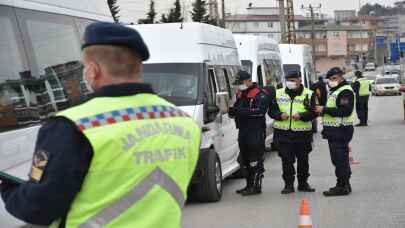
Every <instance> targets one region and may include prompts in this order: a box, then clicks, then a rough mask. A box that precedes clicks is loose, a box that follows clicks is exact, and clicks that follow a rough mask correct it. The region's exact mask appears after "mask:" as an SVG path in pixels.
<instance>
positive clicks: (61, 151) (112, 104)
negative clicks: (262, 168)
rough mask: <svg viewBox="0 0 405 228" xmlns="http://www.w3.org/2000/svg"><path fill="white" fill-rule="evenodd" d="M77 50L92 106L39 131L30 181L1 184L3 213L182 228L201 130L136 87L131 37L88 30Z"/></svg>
mask: <svg viewBox="0 0 405 228" xmlns="http://www.w3.org/2000/svg"><path fill="white" fill-rule="evenodd" d="M82 48H83V64H84V78H85V80H87V81H88V84H89V85H90V86H91V88H92V89H94V90H95V93H94V97H93V98H92V99H90V100H89V101H87V102H86V103H84V104H82V105H79V106H76V107H73V108H70V109H67V110H65V111H62V112H60V113H58V114H57V117H54V118H51V119H49V120H48V121H47V122H46V123H45V124H44V125H43V126H42V128H41V129H40V132H39V136H38V140H37V144H36V152H35V155H34V159H33V160H34V161H33V167H32V171H31V173H30V180H29V181H28V182H26V183H24V184H21V185H12V184H10V183H2V184H1V192H2V198H3V200H4V202H5V205H6V209H7V210H8V212H10V213H11V214H12V215H14V216H15V217H17V218H19V219H21V220H23V221H25V222H27V223H31V224H36V225H46V226H48V225H51V227H55V228H76V227H180V223H181V214H182V212H181V208H182V206H183V203H184V201H185V199H186V192H187V188H188V185H189V181H190V179H191V177H192V175H193V171H194V168H195V166H196V162H197V159H198V154H199V146H200V135H201V133H200V129H199V128H198V126H197V124H196V123H195V122H194V121H193V120H192V119H190V118H189V117H186V116H187V115H186V114H185V113H183V112H182V111H180V110H178V109H177V108H176V107H175V106H174V105H172V104H170V103H169V102H167V101H165V100H163V99H162V98H160V97H158V96H157V95H156V94H155V93H154V92H153V90H152V88H151V87H150V86H149V85H146V84H143V83H141V82H140V80H141V69H142V61H145V60H147V59H148V58H149V52H148V49H147V46H146V45H145V43H144V42H143V40H142V38H141V36H140V34H139V33H138V32H137V31H135V30H132V29H130V28H127V27H125V26H122V25H119V24H112V23H95V24H91V25H89V26H88V27H87V28H86V31H85V37H84V45H83V47H82ZM174 129H181V131H179V130H174ZM156 186H158V187H156Z"/></svg>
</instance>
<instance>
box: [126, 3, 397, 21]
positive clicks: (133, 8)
mask: <svg viewBox="0 0 405 228" xmlns="http://www.w3.org/2000/svg"><path fill="white" fill-rule="evenodd" d="M181 1H182V3H183V4H184V5H186V6H187V7H188V8H190V7H191V3H192V2H193V1H194V0H181ZM218 1H220V0H218ZM396 1H398V0H361V4H366V3H380V4H382V5H393V3H394V2H396ZM155 2H156V9H157V11H158V12H159V13H163V12H166V11H167V10H168V9H169V8H170V7H171V6H172V4H173V2H174V0H155ZM249 2H252V3H253V5H254V6H277V1H276V0H225V3H226V11H227V13H232V14H235V13H243V12H244V10H245V9H246V7H247V6H248V4H249ZM118 3H119V5H120V7H121V20H123V22H136V21H137V20H138V19H139V18H143V17H145V16H144V15H145V14H146V12H147V11H148V7H149V6H148V5H149V0H118ZM294 3H295V11H296V14H304V13H303V12H302V11H301V10H300V9H299V8H300V7H301V5H302V4H304V5H308V4H313V5H316V6H317V5H319V4H320V3H321V4H322V11H321V12H322V13H327V14H329V15H331V16H332V15H333V10H336V9H339V10H343V9H356V10H357V9H359V0H294ZM188 11H190V10H187V13H188ZM159 18H160V16H159Z"/></svg>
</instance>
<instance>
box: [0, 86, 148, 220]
mask: <svg viewBox="0 0 405 228" xmlns="http://www.w3.org/2000/svg"><path fill="white" fill-rule="evenodd" d="M138 93H153V91H152V88H151V87H150V86H149V85H146V84H121V85H114V86H108V87H104V88H102V89H101V90H99V91H96V93H94V96H93V97H120V96H129V95H135V94H138ZM39 153H45V155H46V157H47V159H48V160H47V165H46V166H45V167H43V170H42V171H43V175H42V178H41V179H40V180H39V181H38V180H34V179H33V178H31V180H30V181H28V182H26V183H24V184H21V185H13V184H9V183H6V184H2V185H1V186H0V187H1V196H2V198H3V200H4V202H5V205H6V209H7V211H8V212H9V213H10V214H12V215H13V216H15V217H16V218H18V219H20V220H23V221H25V222H27V223H30V224H35V225H43V226H48V225H50V224H51V223H52V222H53V221H55V220H57V219H59V218H64V217H65V216H66V215H67V213H68V211H69V209H70V205H71V204H72V202H73V200H74V198H75V197H76V195H77V193H78V192H79V191H80V189H81V187H82V184H83V181H84V178H85V176H86V174H87V172H88V169H89V167H90V163H91V160H92V157H93V148H92V146H91V145H90V142H89V141H88V140H87V138H86V137H85V136H84V135H83V133H82V132H81V131H79V130H78V128H77V127H76V125H75V124H74V123H73V122H71V121H70V120H68V119H66V118H63V117H53V118H51V119H49V120H47V121H46V122H45V123H44V125H43V126H42V127H41V129H40V131H39V135H38V140H37V144H36V152H35V154H39ZM34 156H36V155H34ZM61 227H64V225H63V223H62V225H61Z"/></svg>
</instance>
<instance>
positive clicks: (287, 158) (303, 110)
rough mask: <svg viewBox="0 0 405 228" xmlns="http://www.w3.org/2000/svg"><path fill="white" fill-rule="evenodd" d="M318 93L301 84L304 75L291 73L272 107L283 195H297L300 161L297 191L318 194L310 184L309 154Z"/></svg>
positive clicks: (270, 112)
mask: <svg viewBox="0 0 405 228" xmlns="http://www.w3.org/2000/svg"><path fill="white" fill-rule="evenodd" d="M315 105H316V104H315V94H313V92H312V91H311V90H309V89H307V88H305V87H304V86H303V85H302V80H301V73H300V72H299V71H297V70H292V71H290V72H287V74H286V88H282V89H279V90H277V93H276V97H275V99H273V101H272V103H271V104H270V109H269V115H270V117H271V118H273V119H274V120H275V122H274V139H273V140H274V143H275V144H276V145H277V147H278V149H279V156H280V157H281V161H282V166H283V175H282V177H283V180H284V183H285V186H284V189H283V190H282V191H281V194H290V193H293V192H295V189H294V181H295V174H296V172H295V167H294V163H295V161H296V160H297V161H298V162H297V163H298V164H297V178H298V190H299V191H302V192H315V189H314V188H312V187H311V186H310V185H309V184H308V178H309V176H310V174H309V161H308V160H309V153H310V152H311V151H312V142H313V131H312V121H313V120H314V119H315V118H316V117H317V114H316V113H315V112H314V111H313V108H314V107H315Z"/></svg>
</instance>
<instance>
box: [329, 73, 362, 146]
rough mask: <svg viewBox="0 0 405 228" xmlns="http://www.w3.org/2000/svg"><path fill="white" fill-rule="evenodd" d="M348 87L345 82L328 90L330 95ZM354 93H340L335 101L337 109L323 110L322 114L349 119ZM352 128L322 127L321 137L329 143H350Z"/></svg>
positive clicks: (346, 91)
mask: <svg viewBox="0 0 405 228" xmlns="http://www.w3.org/2000/svg"><path fill="white" fill-rule="evenodd" d="M345 85H349V84H348V83H347V81H343V82H342V83H340V84H339V85H338V86H337V87H335V88H333V89H331V90H330V94H332V93H333V92H335V91H336V90H338V89H340V88H341V87H342V86H345ZM354 101H355V97H354V93H353V92H352V91H350V90H344V91H342V92H341V93H340V94H339V96H338V97H337V99H336V105H337V108H325V109H324V112H323V114H328V115H331V116H333V117H342V118H343V117H349V116H350V115H351V114H352V112H353V111H354ZM353 133H354V128H353V126H340V127H326V126H324V127H323V131H322V135H323V137H324V138H325V139H328V140H331V141H344V142H350V141H351V140H352V138H353Z"/></svg>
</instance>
